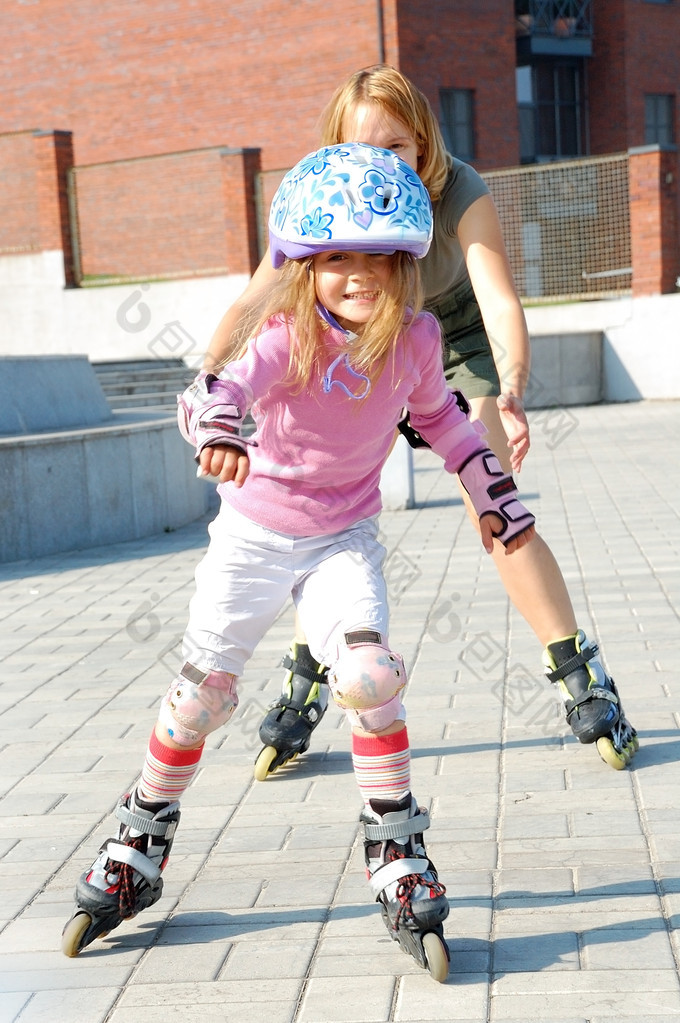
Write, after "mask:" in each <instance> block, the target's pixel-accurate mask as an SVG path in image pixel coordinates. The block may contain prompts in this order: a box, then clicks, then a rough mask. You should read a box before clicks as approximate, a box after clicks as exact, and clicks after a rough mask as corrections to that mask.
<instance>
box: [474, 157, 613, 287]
mask: <svg viewBox="0 0 680 1023" xmlns="http://www.w3.org/2000/svg"><path fill="white" fill-rule="evenodd" d="M484 180H485V181H486V183H487V184H488V186H489V188H490V189H491V194H492V196H493V198H494V202H495V203H496V206H497V208H498V212H499V216H500V218H501V224H502V226H503V235H504V238H505V244H506V247H507V250H508V256H509V258H510V263H511V266H512V270H513V274H514V276H515V281H516V283H517V288H518V290H519V293H520V295H521V296H522V298H523V299H525V300H527V301H529V302H540V301H542V300H543V301H547V300H550V301H555V300H556V299H563V300H565V299H576V298H579V299H586V298H605V297H609V296H616V295H621V294H626V293H629V292H630V289H631V283H632V266H631V245H630V214H629V205H628V198H629V197H628V156H627V154H626V153H622V154H617V155H614V156H604V157H592V158H589V159H584V160H569V161H564V162H562V163H551V164H542V165H538V166H531V167H519V168H513V169H511V170H503V171H490V172H488V173H485V174H484Z"/></svg>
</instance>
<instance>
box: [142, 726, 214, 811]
mask: <svg viewBox="0 0 680 1023" xmlns="http://www.w3.org/2000/svg"><path fill="white" fill-rule="evenodd" d="M202 753H203V746H199V748H198V749H188V750H179V749H170V747H169V746H164V745H163V743H162V742H160V741H159V739H158V738H157V736H156V733H155V732H152V733H151V738H150V739H149V748H148V750H147V753H146V760H145V761H144V768H143V770H142V777H141V779H140V782H139V790H140V793H141V795H142V797H146V798H147V799H151V800H153V801H154V802H162V801H164V800H167V801H168V802H169V803H174V802H175V800H177V799H179V797H180V796H181V795H182V793H183V792H184V790H185V789H187V788H188V787H189V785H190V784H191V781H192V779H193V777H194V775H195V774H196V771H197V770H198V762H199V760H200V759H201V754H202Z"/></svg>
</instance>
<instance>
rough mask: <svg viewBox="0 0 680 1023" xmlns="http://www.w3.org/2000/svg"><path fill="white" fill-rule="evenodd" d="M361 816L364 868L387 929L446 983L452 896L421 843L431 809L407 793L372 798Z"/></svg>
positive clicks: (433, 975) (422, 964)
mask: <svg viewBox="0 0 680 1023" xmlns="http://www.w3.org/2000/svg"><path fill="white" fill-rule="evenodd" d="M361 821H362V823H363V825H364V849H365V855H366V873H367V875H368V879H369V882H370V885H371V890H372V891H373V894H374V895H375V897H376V901H377V902H379V903H380V908H381V911H382V916H383V920H384V922H385V926H386V927H387V930H388V932H389V935H390V937H391V938H392V939H393V940H394V941H398V942H399V944H400V945H401V947H402V948H403V950H404V951H405V952H408V954H409V955H411V956H413V958H414V959H415V960H416V962H417V963H418V965H419V966H422V967H423V968H424V969H426V970H429V971H430V975H431V976H432V978H433V979H434V980H436V981H439V982H440V983H442V982H443V981H444V980H446V977H447V976H448V972H449V950H448V946H447V944H446V942H445V941H444V928H443V922H444V920H446V918H447V916H448V915H449V901H448V899H447V898H446V888H445V887H444V885H443V884H440V883H439V881H438V880H437V871H436V870H435V867H434V864H433V863H432V861H431V860H430V859H428V856H427V853H426V852H425V846H424V844H423V831H425V829H426V828H429V826H430V817H429V814H428V813H427V811H426V810H424V809H422V808H420V809H419V808H418V805H417V803H416V801H415V800H414V799H413V798H412V797H411V794H410V793H409V795H408V796H406V797H405V798H404V799H401V800H399V801H398V802H397V801H395V800H390V799H371V800H370V808H367V809H366V810H364V812H363V813H362V815H361Z"/></svg>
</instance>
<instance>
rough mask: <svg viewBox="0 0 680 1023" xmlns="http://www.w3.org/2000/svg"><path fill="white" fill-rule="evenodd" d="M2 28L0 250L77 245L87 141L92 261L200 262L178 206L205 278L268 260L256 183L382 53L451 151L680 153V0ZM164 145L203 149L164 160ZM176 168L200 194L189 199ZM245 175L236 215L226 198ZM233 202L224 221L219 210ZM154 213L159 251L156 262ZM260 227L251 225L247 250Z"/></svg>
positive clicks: (270, 9)
mask: <svg viewBox="0 0 680 1023" xmlns="http://www.w3.org/2000/svg"><path fill="white" fill-rule="evenodd" d="M0 29H1V30H2V38H3V47H2V49H1V50H0V182H2V183H4V195H5V200H4V202H5V203H7V202H8V201H9V206H10V208H9V209H8V210H6V213H5V214H4V215H3V217H2V218H0V219H1V220H2V222H3V226H2V227H0V252H2V251H5V252H9V251H14V252H17V251H24V250H26V251H29V250H32V249H35V248H36V247H39V245H40V244H42V243H41V242H40V240H39V238H38V237H37V236H38V235H42V236H45V235H46V234H48V235H49V234H54V225H56V224H57V223H60V224H61V228H62V234H63V238H64V241H63V245H64V249H65V251H66V250H67V249H68V246H69V244H70V241H69V238H70V236H71V232H70V231H69V230H68V225H67V224H66V221H67V220H68V216H69V211H68V208H67V207H68V203H67V201H66V185H65V173H66V165H67V164H68V154H69V152H70V153H71V160H72V161H74V162H75V164H76V166H77V168H78V174H77V175H76V176H75V181H76V182H77V193H78V197H77V205H78V206H79V207H81V205H82V209H83V210H87V211H88V212H87V217H88V220H87V223H84V221H83V218H82V217H81V223H80V227H79V232H78V231H77V232H76V235H77V236H78V237H77V238H76V241H75V247H76V248H77V249H78V250H79V251H78V253H76V255H78V257H79V258H84V256H87V257H88V259H89V263H88V274H89V275H90V276H91V277H93V278H96V277H98V276H107V275H109V276H111V275H115V274H116V273H119V274H121V275H126V274H127V275H131V276H134V275H135V274H139V275H143V274H144V273H158V272H162V271H163V268H165V270H167V272H168V273H176V274H181V273H182V272H184V271H185V270H186V266H187V264H186V262H184V263H182V264H181V265H180V264H177V265H175V263H172V261H171V263H170V264H168V265H167V266H166V265H165V263H164V260H166V258H167V256H168V253H170V252H171V250H173V247H174V246H175V240H176V239H179V238H181V237H183V238H184V240H185V242H186V238H187V232H186V225H183V227H182V230H179V229H176V228H173V226H172V225H173V223H175V220H176V217H175V220H173V216H174V214H179V213H181V214H182V215H183V216H184V218H185V221H186V224H192V225H194V226H195V228H196V230H197V232H198V234H197V235H196V238H198V239H199V240H200V246H198V247H199V248H200V250H201V251H200V254H197V255H196V257H195V265H194V264H192V266H194V272H196V273H211V272H232V271H234V270H235V269H237V270H240V271H243V269H244V268H245V269H248V268H252V266H253V265H254V263H255V262H256V261H257V246H256V245H254V244H253V241H252V236H253V232H254V228H253V223H252V222H253V217H254V214H253V210H252V196H253V194H254V191H255V187H256V186H255V185H254V184H253V180H254V177H253V176H254V175H255V174H257V173H258V172H264V173H265V174H266V173H267V172H274V171H277V170H280V169H282V168H287V167H289V166H290V165H292V164H293V163H294V162H295V161H296V160H297V159H298V158H299V157H300V155H301V154H302V153H304V152H307V151H309V150H310V149H312V148H314V146H315V144H316V138H317V133H316V129H317V120H318V116H319V113H320V111H321V109H322V107H323V105H324V102H325V101H326V99H327V98H328V96H329V95H330V93H331V91H332V90H333V89H334V88H335V87H336V86H337V85H338V84H339V83H340V82H341V81H342V80H343V79H344V78H345V77H346V76H347V75H348V74H349V73H351V72H352V71H354V70H356V69H357V68H359V67H362V66H365V65H369V64H373V63H378V62H380V61H386V62H388V63H391V64H394V65H395V66H398V67H399V68H400V69H401V70H403V71H404V72H405V73H406V74H407V75H408V76H409V77H411V78H412V79H413V80H414V81H415V82H416V83H417V84H418V85H420V87H421V88H422V89H423V90H424V91H425V93H426V94H427V95H428V96H429V98H430V100H431V102H432V104H433V107H434V109H435V111H437V113H438V116H439V118H440V122H441V124H442V128H443V130H444V133H445V136H446V138H447V141H448V142H449V145H450V148H451V149H452V150H453V151H454V152H456V153H457V154H458V155H460V156H461V157H463V158H464V159H467V160H469V161H470V162H472V163H473V164H474V165H475V166H476V167H477V168H478V169H479V170H481V171H482V172H484V171H488V170H492V169H494V168H499V167H508V166H514V165H518V164H520V163H527V164H530V163H532V162H542V161H549V160H555V159H564V158H571V157H579V156H587V155H589V154H604V153H614V152H622V151H626V150H628V149H630V148H631V147H640V146H646V145H650V144H651V145H653V144H659V145H660V146H661V147H662V148H663V150H664V151H666V150H671V151H673V147H674V146H675V143H676V140H677V138H678V132H679V124H678V117H679V116H680V115H679V112H678V107H679V104H678V94H679V93H680V59H679V58H680V54H679V50H680V42H679V41H680V3H678V2H677V0H665V2H664V0H515V2H514V4H513V3H512V0H399V2H398V3H397V0H374V2H370V0H369V2H368V3H366V2H365V0H345V2H344V3H343V4H342V6H341V7H338V6H337V5H336V6H334V5H329V4H327V3H322V2H321V0H299V2H297V0H296V2H295V3H290V2H282V0H229V3H224V0H143V2H139V0H116V2H115V3H114V2H112V0H96V2H95V0H78V2H77V3H65V2H64V0H21V2H18V0H12V2H10V3H6V4H4V5H3V7H2V9H1V10H0ZM36 130H40V131H41V132H42V133H43V134H42V135H37V134H36ZM45 132H46V133H48V134H47V137H48V138H49V137H51V138H53V139H54V154H53V161H52V162H53V171H54V174H56V176H57V179H58V182H59V189H58V193H59V194H58V197H57V198H56V199H55V201H54V202H53V204H52V210H51V213H48V216H51V217H52V222H53V225H52V228H50V230H46V229H45V228H44V226H43V227H41V228H40V229H38V227H37V226H36V222H35V218H36V217H37V216H44V215H45V213H44V210H45V207H46V200H45V199H44V197H43V198H40V201H38V199H36V195H38V190H39V186H40V182H42V181H44V179H45V178H44V176H45V173H46V171H45V166H46V162H45V161H46V153H47V149H48V144H47V143H46V142H45V137H46V136H45V134H44V133H45ZM41 140H42V141H41ZM36 153H37V155H36ZM163 154H184V155H182V156H181V157H180V156H177V157H173V158H172V159H171V162H170V163H169V164H168V163H167V161H166V163H165V164H161V163H159V162H155V161H154V160H153V159H151V158H161V157H162V156H163ZM187 154H192V155H191V156H189V155H187ZM201 154H203V156H202V155H201ZM172 160H174V162H172ZM120 161H123V162H122V163H121V162H120ZM104 164H114V166H112V167H110V168H109V169H106V170H105V169H104V168H103V167H102V166H101V165H104ZM94 165H96V167H97V169H95V166H94ZM667 166H668V161H667V159H666V163H664V168H665V170H664V173H665V174H666V175H667V174H668V173H671V172H670V171H668V170H667ZM671 166H673V167H675V168H677V153H676V154H675V156H674V157H672V158H671ZM17 168H18V170H17ZM675 177H676V178H677V173H676V174H675ZM169 178H173V179H174V181H175V182H178V181H179V180H180V179H181V180H182V181H183V182H184V186H183V187H182V188H179V189H178V190H177V191H176V192H175V193H173V192H172V189H170V190H168V187H166V179H169ZM239 179H242V180H243V181H244V182H245V184H244V186H243V189H242V193H243V194H242V195H241V196H240V198H239V200H238V202H236V203H235V204H234V210H233V211H232V210H230V209H229V206H230V204H229V202H227V203H225V201H224V196H225V194H226V191H225V190H226V189H227V188H231V189H232V190H233V188H234V181H237V180H239ZM74 187H76V186H74ZM198 193H200V195H199V194H198ZM40 194H41V195H42V193H40ZM672 202H673V203H676V202H677V197H676V195H675V193H674V196H673V200H672ZM47 205H48V206H49V203H47ZM74 205H75V200H72V207H73V206H74ZM218 208H220V209H221V210H222V212H221V214H220V216H221V217H222V218H223V220H224V224H223V226H224V230H222V229H221V227H220V223H221V222H220V223H218V222H216V221H214V219H211V217H212V218H214V212H213V213H212V214H211V212H210V210H211V209H212V210H213V211H214V210H215V209H218ZM41 211H42V212H41ZM72 212H73V210H71V215H72ZM232 212H233V216H232ZM676 220H677V217H676ZM142 223H143V225H144V233H145V235H146V238H147V240H148V239H150V238H152V237H153V238H154V239H155V241H154V242H153V245H154V251H153V253H151V255H150V256H149V258H148V259H147V257H146V256H145V259H146V263H144V266H142V265H141V264H140V266H139V267H137V266H136V265H135V257H136V254H137V253H138V252H139V245H138V242H137V240H135V239H134V234H135V231H134V227H135V224H136V225H137V226H138V228H139V226H140V224H142ZM244 225H246V227H247V225H250V226H249V228H247V229H248V230H250V232H251V237H250V239H246V240H245V241H244V242H243V243H242V244H241V245H240V246H239V244H238V243H237V241H236V239H237V237H238V236H239V234H240V233H241V232H242V231H243V230H244V229H245V228H244ZM95 228H96V230H95ZM672 233H674V235H675V237H676V241H675V244H676V246H677V227H675V226H674V227H673V232H672ZM95 234H96V235H97V238H96V239H95V237H94V236H95ZM131 235H132V238H133V240H132V241H131V240H130V239H131ZM74 237H75V236H74ZM224 238H229V239H230V245H229V250H228V251H226V249H225V244H224ZM126 239H127V241H126ZM126 244H127V245H128V246H129V251H127V250H126ZM102 246H104V247H107V248H108V252H107V253H105V254H101V253H100V252H99V249H101V248H102ZM175 248H176V246H175ZM112 252H113V253H114V256H112ZM104 257H105V258H104ZM192 258H193V257H192ZM67 280H68V270H67Z"/></svg>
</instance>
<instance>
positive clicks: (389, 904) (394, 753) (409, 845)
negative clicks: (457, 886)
mask: <svg viewBox="0 0 680 1023" xmlns="http://www.w3.org/2000/svg"><path fill="white" fill-rule="evenodd" d="M376 533H377V525H376V523H375V522H367V523H366V524H365V532H364V533H363V534H362V533H360V532H359V531H357V535H356V536H355V537H354V540H353V541H352V542H351V544H350V546H349V547H348V548H347V549H346V550H338V551H337V552H336V553H334V554H333V556H331V557H329V558H328V559H326V560H325V561H323V562H322V563H321V564H319V565H318V566H317V568H316V570H315V572H314V573H311V574H310V575H309V576H308V577H307V578H305V580H304V586H303V587H302V588H301V590H302V592H301V593H300V594H299V608H300V617H301V620H302V622H303V624H304V627H305V629H306V632H307V634H308V636H309V643H310V646H311V647H312V649H313V650H314V651H315V654H316V656H318V657H320V658H321V659H323V660H326V661H328V662H329V664H330V669H329V679H330V688H331V692H332V693H333V696H334V698H335V700H336V702H337V703H338V704H339V706H341V707H343V708H344V709H345V711H346V713H347V716H348V719H349V722H350V724H351V726H352V763H353V766H354V772H355V777H356V780H357V784H358V786H359V790H360V792H361V795H362V799H363V802H364V810H363V813H362V816H361V820H362V823H363V825H364V835H365V842H364V845H365V858H366V867H367V872H368V876H369V879H370V884H371V889H372V891H373V894H374V896H375V898H376V900H377V901H378V902H379V903H380V905H381V907H382V912H383V918H384V921H385V924H386V926H387V928H388V931H389V933H390V935H391V936H392V937H393V938H394V939H395V940H396V941H398V942H399V944H400V945H401V946H402V947H403V948H404V950H405V951H407V952H408V953H409V954H410V955H413V956H414V958H415V959H416V960H417V961H418V962H419V963H420V965H421V966H423V967H425V968H426V969H429V970H430V972H431V973H432V975H433V977H435V979H437V980H444V978H445V977H446V975H447V973H448V949H447V947H446V944H445V943H444V940H443V921H444V920H445V919H446V917H447V915H448V912H449V904H448V900H447V898H446V890H445V888H444V886H443V885H442V884H440V882H439V880H438V878H437V872H436V869H435V867H434V865H433V863H432V862H431V861H430V859H429V858H428V856H427V853H426V851H425V845H424V841H423V832H424V831H425V830H426V829H427V828H428V827H429V824H430V822H429V816H428V814H427V812H426V811H425V810H423V809H422V808H419V806H418V804H417V802H416V801H415V799H414V798H413V796H412V795H411V777H410V750H409V741H408V732H407V729H406V723H405V711H404V707H403V704H402V701H401V696H402V693H403V690H404V688H405V685H406V672H405V668H404V663H403V660H402V658H401V657H400V656H399V655H398V654H395V653H393V652H392V651H391V650H390V647H389V644H388V641H387V631H388V627H389V622H388V608H387V593H386V586H385V580H384V577H383V574H382V563H383V560H384V555H385V551H384V548H383V547H382V545H381V544H380V543H379V542H378V540H377V538H376Z"/></svg>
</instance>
